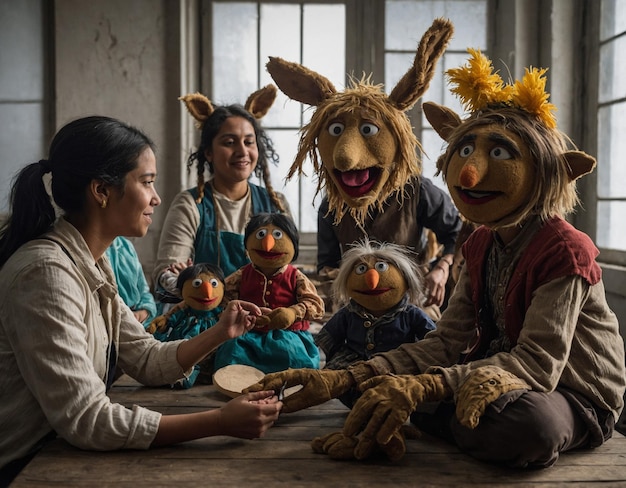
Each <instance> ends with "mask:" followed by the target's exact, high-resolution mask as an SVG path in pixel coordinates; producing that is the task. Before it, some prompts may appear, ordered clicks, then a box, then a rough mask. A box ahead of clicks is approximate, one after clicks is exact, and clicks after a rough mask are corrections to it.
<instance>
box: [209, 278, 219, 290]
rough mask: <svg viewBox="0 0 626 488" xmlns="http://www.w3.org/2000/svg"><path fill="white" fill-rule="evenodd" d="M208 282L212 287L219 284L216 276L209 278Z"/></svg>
mask: <svg viewBox="0 0 626 488" xmlns="http://www.w3.org/2000/svg"><path fill="white" fill-rule="evenodd" d="M209 284H210V285H211V287H212V288H217V287H218V286H220V281H219V280H218V279H217V278H211V279H210V280H209Z"/></svg>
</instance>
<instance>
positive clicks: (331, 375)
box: [243, 363, 374, 413]
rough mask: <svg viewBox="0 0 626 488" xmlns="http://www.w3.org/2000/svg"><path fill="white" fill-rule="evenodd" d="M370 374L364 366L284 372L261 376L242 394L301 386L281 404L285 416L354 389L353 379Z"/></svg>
mask: <svg viewBox="0 0 626 488" xmlns="http://www.w3.org/2000/svg"><path fill="white" fill-rule="evenodd" d="M373 374H374V372H373V371H372V369H371V368H370V367H369V366H367V365H366V364H365V363H357V364H355V365H353V366H350V368H349V369H340V370H332V369H308V368H306V369H288V370H285V371H281V372H279V373H270V374H268V375H265V377H264V378H263V379H261V381H259V382H258V383H255V384H254V385H251V386H249V387H248V388H246V389H245V390H244V391H243V392H244V393H248V392H251V391H262V390H274V391H279V390H280V389H281V388H282V386H283V385H285V386H286V388H291V387H294V386H298V385H302V389H300V390H298V391H296V392H295V393H292V394H291V395H288V396H287V397H286V398H285V399H284V400H283V409H282V411H283V412H285V413H290V412H297V411H298V410H302V409H304V408H308V407H312V406H314V405H319V404H321V403H324V402H327V401H328V400H331V399H333V398H336V397H338V396H339V395H341V394H342V393H345V392H346V391H348V390H349V389H350V387H352V386H354V385H356V379H355V378H358V379H359V380H360V379H363V378H368V377H371V376H373Z"/></svg>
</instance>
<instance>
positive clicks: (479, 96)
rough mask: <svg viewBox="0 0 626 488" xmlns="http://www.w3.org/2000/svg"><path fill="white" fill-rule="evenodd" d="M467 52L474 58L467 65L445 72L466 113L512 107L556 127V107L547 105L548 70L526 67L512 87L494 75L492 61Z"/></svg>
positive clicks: (552, 127)
mask: <svg viewBox="0 0 626 488" xmlns="http://www.w3.org/2000/svg"><path fill="white" fill-rule="evenodd" d="M467 52H468V53H469V54H470V56H471V57H470V59H469V61H468V63H467V64H466V65H464V66H462V67H460V68H453V69H449V70H448V71H446V75H447V77H448V82H449V83H450V84H453V85H456V86H455V87H453V88H452V89H451V91H452V93H455V94H456V95H458V97H459V99H460V100H461V103H462V104H463V106H464V108H465V110H467V111H469V112H477V111H481V110H484V109H486V108H488V107H493V106H497V105H507V106H513V107H517V108H519V109H521V110H524V111H526V112H528V113H530V114H532V115H534V116H535V117H537V118H539V119H540V120H541V121H542V122H543V123H544V124H545V125H546V126H547V127H549V128H551V129H554V128H556V118H555V117H554V114H553V112H554V111H555V110H556V107H555V106H554V105H553V104H551V103H549V102H548V99H549V97H550V94H549V93H547V92H546V91H545V89H546V78H545V76H544V75H545V73H546V71H547V69H538V68H530V69H529V68H527V69H526V73H525V74H524V77H523V78H522V80H521V81H520V80H517V81H515V83H514V84H512V85H509V84H506V83H504V82H503V81H502V78H500V75H498V74H497V73H494V72H493V65H492V63H491V61H490V60H489V59H488V58H487V57H486V56H485V55H484V54H482V53H481V52H480V51H479V50H477V49H468V50H467Z"/></svg>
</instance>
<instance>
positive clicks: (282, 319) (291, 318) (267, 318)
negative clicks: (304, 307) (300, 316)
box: [256, 307, 296, 330]
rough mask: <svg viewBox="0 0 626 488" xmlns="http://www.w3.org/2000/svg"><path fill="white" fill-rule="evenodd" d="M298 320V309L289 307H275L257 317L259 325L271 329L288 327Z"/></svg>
mask: <svg viewBox="0 0 626 488" xmlns="http://www.w3.org/2000/svg"><path fill="white" fill-rule="evenodd" d="M295 321H296V311H295V310H294V309H292V308H288V307H279V308H275V309H274V310H272V311H271V312H268V313H267V314H263V315H261V316H260V317H258V318H257V319H256V323H257V325H258V326H259V327H268V328H269V329H271V330H275V329H288V328H289V327H291V325H292V324H293V323H294V322H295Z"/></svg>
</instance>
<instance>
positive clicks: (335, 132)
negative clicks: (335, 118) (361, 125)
mask: <svg viewBox="0 0 626 488" xmlns="http://www.w3.org/2000/svg"><path fill="white" fill-rule="evenodd" d="M345 128H346V127H345V125H343V124H342V123H340V122H335V123H333V124H330V125H329V126H328V133H329V134H330V135H331V136H340V135H341V134H342V133H343V130H344V129H345Z"/></svg>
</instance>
